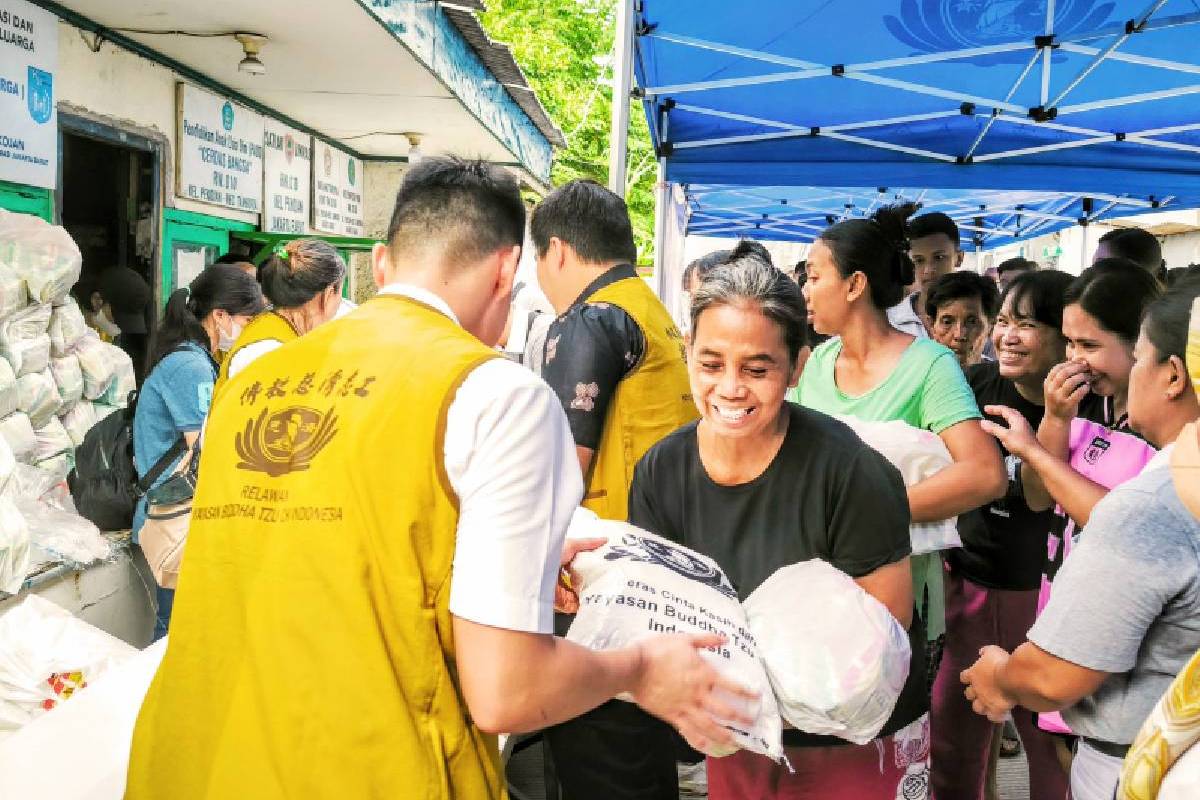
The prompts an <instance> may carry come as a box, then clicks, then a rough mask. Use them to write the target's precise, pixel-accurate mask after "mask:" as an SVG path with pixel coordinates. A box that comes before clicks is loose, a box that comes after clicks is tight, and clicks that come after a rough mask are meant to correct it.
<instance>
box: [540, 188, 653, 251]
mask: <svg viewBox="0 0 1200 800" xmlns="http://www.w3.org/2000/svg"><path fill="white" fill-rule="evenodd" d="M529 235H530V238H532V239H533V247H534V250H536V251H537V254H538V256H539V257H540V256H543V255H545V254H546V250H547V249H548V248H549V247H550V239H551V237H557V238H559V239H561V240H562V241H564V242H566V243H567V244H569V245H571V247H573V248H574V249H575V252H576V253H578V254H579V257H580V258H581V259H583V260H584V261H589V262H591V263H593V264H602V263H607V262H612V261H623V262H625V263H627V264H633V263H635V262H636V261H637V245H635V244H634V242H633V224H632V223H631V222H630V221H629V210H628V208H626V206H625V201H624V200H622V199H621V198H620V197H618V196H617V195H615V194H613V193H612V192H610V191H609V190H608V189H606V188H604V187H603V186H601V185H600V184H598V183H596V182H595V181H586V180H575V181H571V182H570V183H567V184H564V185H562V186H560V187H558V188H557V189H555V190H554V191H553V192H551V193H550V194H548V195H546V199H545V200H543V201H542V202H540V203H538V205H537V208H535V209H533V217H532V219H531V221H530V223H529Z"/></svg>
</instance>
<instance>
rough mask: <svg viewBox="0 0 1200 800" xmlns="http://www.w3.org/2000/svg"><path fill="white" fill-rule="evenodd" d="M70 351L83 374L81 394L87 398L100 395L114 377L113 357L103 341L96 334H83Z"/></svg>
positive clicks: (92, 398) (94, 398)
mask: <svg viewBox="0 0 1200 800" xmlns="http://www.w3.org/2000/svg"><path fill="white" fill-rule="evenodd" d="M72 352H73V353H74V354H75V355H76V356H77V357H78V358H79V370H80V372H81V373H82V374H83V396H84V397H85V398H86V399H88V400H96V399H97V398H99V397H101V396H102V395H103V394H104V393H105V392H106V391H108V387H109V386H110V385H112V382H113V378H114V377H115V375H116V373H115V365H114V363H113V358H112V356H111V354H110V353H109V352H108V349H107V348H106V347H105V344H104V342H102V341H100V338H99V337H97V336H91V335H88V336H84V337H83V338H82V339H80V340H79V341H78V342H76V343H75V347H74V349H73V350H72Z"/></svg>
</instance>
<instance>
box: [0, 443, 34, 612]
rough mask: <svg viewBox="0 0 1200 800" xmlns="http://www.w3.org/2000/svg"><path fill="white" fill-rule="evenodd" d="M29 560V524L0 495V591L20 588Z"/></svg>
mask: <svg viewBox="0 0 1200 800" xmlns="http://www.w3.org/2000/svg"><path fill="white" fill-rule="evenodd" d="M10 457H11V456H10ZM31 560H32V558H31V554H30V541H29V526H28V525H26V524H25V518H24V517H23V516H21V512H19V511H17V507H16V506H15V505H13V502H12V500H10V499H8V498H7V497H0V592H7V593H8V594H16V593H17V592H18V591H20V590H21V584H22V583H24V582H25V575H26V573H28V572H29V565H30V562H31Z"/></svg>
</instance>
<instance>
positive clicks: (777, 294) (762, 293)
mask: <svg viewBox="0 0 1200 800" xmlns="http://www.w3.org/2000/svg"><path fill="white" fill-rule="evenodd" d="M742 304H753V305H756V306H758V309H759V311H761V312H762V315H763V316H764V317H766V318H767V319H769V320H771V321H772V322H774V323H775V324H776V325H777V326H778V327H779V332H780V333H781V334H782V335H783V341H784V342H785V343H786V344H787V349H788V355H790V356H791V358H792V360H793V361H795V360H796V357H797V356H798V355H800V350H801V348H803V347H804V346H805V345H806V344H808V324H807V323H808V312H807V311H806V309H805V307H804V297H803V296H802V295H801V294H800V287H798V286H797V285H796V284H795V282H794V281H792V279H791V278H789V277H788V276H786V275H784V274H783V273H782V272H780V271H779V270H778V269H776V268H775V267H773V266H771V265H770V264H768V263H767V262H766V261H764V260H763V259H762V258H761V257H759V256H757V255H753V254H751V255H745V256H743V257H741V258H737V259H734V260H733V261H730V262H729V263H728V264H725V265H723V266H720V267H717V268H716V269H714V270H713V271H712V272H709V273H708V274H707V275H705V276H704V282H703V283H701V284H700V288H699V289H697V290H696V294H695V296H694V297H692V336H695V335H696V331H697V330H698V328H699V325H700V315H701V314H703V313H704V312H705V311H706V310H708V309H710V308H716V307H717V306H739V305H742Z"/></svg>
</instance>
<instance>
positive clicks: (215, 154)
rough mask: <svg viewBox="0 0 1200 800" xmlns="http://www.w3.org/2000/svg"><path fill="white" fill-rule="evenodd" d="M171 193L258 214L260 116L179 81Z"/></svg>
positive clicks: (261, 143) (261, 195)
mask: <svg viewBox="0 0 1200 800" xmlns="http://www.w3.org/2000/svg"><path fill="white" fill-rule="evenodd" d="M177 102H178V108H179V144H178V148H179V166H178V169H177V171H176V185H175V193H176V194H177V195H179V196H180V197H186V198H187V199H188V200H196V201H198V202H201V203H211V204H213V205H217V206H224V207H226V208H232V209H235V210H237V211H247V212H250V213H252V214H257V213H259V212H261V211H262V204H263V203H262V200H263V118H262V115H261V114H256V113H254V112H253V111H250V110H249V109H247V108H243V107H242V106H239V105H236V104H234V103H232V102H230V101H229V100H226V99H225V98H224V97H221V96H220V95H216V94H212V93H211V92H206V91H204V90H203V89H198V88H196V87H195V86H189V85H188V84H186V83H181V84H179V93H178V98H177Z"/></svg>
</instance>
